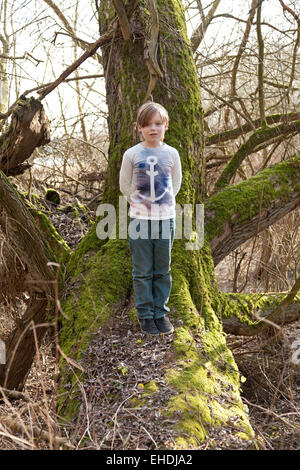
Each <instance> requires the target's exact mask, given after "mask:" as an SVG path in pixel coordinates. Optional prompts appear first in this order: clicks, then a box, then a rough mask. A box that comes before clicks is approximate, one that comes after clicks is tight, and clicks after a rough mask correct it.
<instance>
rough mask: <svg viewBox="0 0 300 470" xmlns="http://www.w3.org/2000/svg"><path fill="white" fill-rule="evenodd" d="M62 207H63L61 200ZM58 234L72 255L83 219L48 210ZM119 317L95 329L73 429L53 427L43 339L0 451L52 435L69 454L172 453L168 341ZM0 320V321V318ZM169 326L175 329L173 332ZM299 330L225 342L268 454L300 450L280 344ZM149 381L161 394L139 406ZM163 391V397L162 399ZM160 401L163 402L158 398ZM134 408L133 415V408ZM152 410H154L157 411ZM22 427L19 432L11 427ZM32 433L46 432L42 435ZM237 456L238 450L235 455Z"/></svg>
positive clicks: (292, 381)
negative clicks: (95, 451)
mask: <svg viewBox="0 0 300 470" xmlns="http://www.w3.org/2000/svg"><path fill="white" fill-rule="evenodd" d="M64 204H68V199H67V197H66V198H65V200H64ZM48 208H49V210H50V211H51V213H52V215H51V219H52V222H53V224H54V225H55V226H56V228H57V230H58V232H59V233H60V234H61V235H62V236H63V237H64V239H65V240H66V241H67V242H69V244H70V246H71V247H72V248H74V247H75V246H76V244H77V242H78V241H79V240H80V239H81V238H82V236H83V235H84V233H85V232H86V231H87V230H88V227H89V223H88V218H87V217H86V215H83V214H80V215H79V218H77V219H76V218H75V219H74V218H73V217H72V215H70V214H68V213H65V212H61V211H58V210H57V209H56V207H55V206H52V205H50V206H49V207H48ZM216 275H217V279H218V282H219V284H220V286H225V288H226V285H227V284H228V277H227V276H228V273H227V270H226V260H225V262H223V264H222V266H221V265H220V266H219V267H218V269H217V271H216ZM129 308H130V306H128V308H126V309H123V310H121V311H119V312H118V313H117V315H116V317H115V318H114V320H113V321H111V322H109V323H108V324H107V325H106V326H105V327H101V328H100V329H99V330H98V332H97V333H96V334H95V337H94V341H93V342H92V344H91V345H90V347H89V348H88V351H87V353H86V355H85V357H84V360H83V361H82V364H81V365H82V366H83V367H84V368H85V369H86V372H87V376H88V380H87V381H86V383H85V386H83V385H82V386H81V392H82V405H81V407H80V410H79V417H78V419H77V420H76V424H75V425H74V426H71V425H68V426H64V425H62V426H59V425H58V421H57V417H56V414H55V404H56V386H57V383H56V377H55V370H56V368H55V355H54V348H53V344H52V340H51V338H50V336H48V335H47V336H46V338H45V340H44V342H43V345H42V347H41V348H40V350H39V353H38V355H37V357H36V359H35V362H34V364H33V366H32V369H31V371H30V374H29V376H28V379H27V382H26V386H25V389H24V391H23V395H20V396H19V397H18V399H13V398H12V397H7V398H5V401H3V400H2V402H1V401H0V416H5V417H9V418H10V420H11V422H10V423H7V424H6V425H3V424H0V449H2V450H4V449H53V448H56V447H58V444H57V443H56V442H55V440H54V439H53V436H54V435H56V434H59V435H60V437H63V438H65V439H66V441H67V445H70V446H71V448H74V449H79V448H80V449H82V448H84V449H102V450H104V449H115V450H116V449H122V450H129V449H131V450H132V449H159V448H160V449H161V448H164V449H173V448H175V438H176V432H175V431H173V430H172V429H171V426H168V422H167V421H164V425H163V426H162V420H164V419H166V418H163V417H162V416H161V415H160V413H159V411H158V410H159V409H163V403H161V401H159V402H158V400H162V399H163V400H166V402H167V401H168V399H169V398H170V396H171V395H172V390H171V389H170V388H169V387H168V384H167V383H166V382H165V380H164V370H165V367H166V365H167V364H168V361H169V359H170V358H171V356H172V341H173V335H169V336H168V335H166V336H163V337H160V338H158V339H156V338H154V339H152V338H149V337H146V336H145V335H143V334H142V333H141V332H140V329H139V327H138V325H137V324H136V325H135V324H133V323H132V320H129V318H128V315H127V311H128V309H129ZM0 316H1V315H0ZM175 326H176V325H175ZM299 333H300V322H297V323H294V324H292V325H290V326H287V327H285V328H284V329H283V330H282V331H281V334H280V335H279V336H277V337H276V339H274V338H273V339H272V338H270V337H266V336H258V337H251V338H243V337H236V336H232V335H228V336H227V342H228V345H229V347H230V349H231V350H232V352H233V354H234V357H235V360H236V362H237V365H238V367H239V370H240V372H241V375H242V376H243V377H244V378H245V381H244V383H243V385H242V399H243V401H244V403H245V404H246V405H247V407H248V409H249V417H250V422H251V425H252V427H253V429H254V431H255V432H256V434H257V436H259V437H260V440H261V447H262V448H263V449H267V450H287V449H289V450H299V449H300V444H299V441H300V439H299V438H300V410H299V404H300V370H299V367H298V368H296V367H295V366H293V365H292V364H291V361H290V354H291V350H290V348H288V347H287V344H291V343H292V341H294V340H295V339H297V338H299ZM153 380H155V382H156V383H157V384H158V385H159V387H160V393H159V394H155V390H154V393H153V390H152V393H151V400H152V401H151V402H150V405H151V407H149V401H148V400H147V406H146V405H144V404H143V400H142V398H143V394H144V393H147V386H146V387H145V384H148V383H149V382H151V381H153ZM161 391H163V393H161ZM162 397H163V398H162ZM135 402H138V403H139V405H138V406H137V407H135V406H133V405H134V403H135ZM158 405H159V406H158ZM16 421H17V422H18V423H22V425H23V429H22V430H21V431H22V432H21V431H20V429H19V428H18V426H16V425H15V426H14V425H13V424H14V423H15V422H16ZM39 430H44V431H46V432H45V433H44V434H43V435H42V434H41V433H40V435H39ZM200 448H201V449H231V448H235V449H238V448H239V447H237V445H236V444H235V443H234V442H233V439H232V436H228V435H226V436H224V438H223V439H221V438H218V439H216V438H215V437H214V436H213V435H208V436H207V439H206V441H205V442H203V443H202V444H201V445H200ZM240 448H242V447H240Z"/></svg>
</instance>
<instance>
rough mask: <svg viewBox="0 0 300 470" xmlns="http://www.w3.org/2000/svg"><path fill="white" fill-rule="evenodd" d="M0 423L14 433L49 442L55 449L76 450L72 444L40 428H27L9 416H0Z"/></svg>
mask: <svg viewBox="0 0 300 470" xmlns="http://www.w3.org/2000/svg"><path fill="white" fill-rule="evenodd" d="M0 423H1V424H3V425H4V426H6V427H7V428H9V429H10V430H11V431H13V432H17V433H19V434H29V435H33V437H34V438H35V439H41V440H43V441H47V442H50V443H52V444H53V445H54V446H55V447H63V446H64V447H68V448H69V449H75V447H74V446H73V445H72V444H71V442H70V441H69V440H68V439H66V438H64V437H60V436H55V435H53V434H51V433H49V432H47V431H44V430H43V429H41V428H39V427H38V426H30V427H28V426H25V424H24V423H21V422H20V421H19V420H18V419H16V418H9V417H7V416H0Z"/></svg>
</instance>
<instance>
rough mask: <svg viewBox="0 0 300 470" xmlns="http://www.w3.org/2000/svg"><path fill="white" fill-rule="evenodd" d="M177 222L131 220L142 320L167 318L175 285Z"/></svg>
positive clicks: (136, 291)
mask: <svg viewBox="0 0 300 470" xmlns="http://www.w3.org/2000/svg"><path fill="white" fill-rule="evenodd" d="M174 231H175V223H174V219H167V220H145V219H132V218H131V219H130V225H129V246H130V251H131V255H132V265H133V269H132V278H133V289H134V300H135V306H136V313H137V315H138V318H139V319H145V318H153V319H157V318H161V317H164V316H165V314H166V313H167V312H169V310H170V309H169V308H168V307H167V306H166V304H167V302H168V300H169V296H170V292H171V286H172V277H171V273H170V269H171V249H172V246H173V240H174Z"/></svg>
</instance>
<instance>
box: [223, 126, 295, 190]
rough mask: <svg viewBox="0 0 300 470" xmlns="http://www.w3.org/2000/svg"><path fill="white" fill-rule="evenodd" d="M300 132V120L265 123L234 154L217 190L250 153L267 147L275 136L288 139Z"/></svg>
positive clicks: (225, 184) (226, 182)
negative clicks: (289, 136) (277, 123)
mask: <svg viewBox="0 0 300 470" xmlns="http://www.w3.org/2000/svg"><path fill="white" fill-rule="evenodd" d="M299 132H300V120H299V121H294V122H290V123H283V124H279V125H278V126H274V127H268V126H267V125H265V126H263V127H261V128H260V129H258V130H257V131H255V132H254V133H253V134H252V135H251V136H250V137H249V139H248V140H247V141H246V142H245V143H244V144H243V145H241V147H240V148H239V149H238V150H237V152H236V153H235V154H234V155H233V157H232V159H231V160H230V162H229V163H228V164H227V165H226V167H225V168H224V170H223V171H222V173H221V175H220V177H219V178H218V180H217V182H216V184H215V191H220V190H221V189H222V188H224V187H225V186H227V185H228V184H229V183H230V181H231V179H232V178H233V176H234V175H235V174H236V172H237V170H238V168H239V167H240V165H241V164H242V162H243V161H244V160H245V158H246V157H247V156H248V155H250V154H251V153H253V152H255V151H257V150H258V149H259V150H261V149H263V148H265V147H267V146H268V145H270V142H271V141H272V140H273V139H274V138H275V139H278V138H282V139H283V138H285V139H286V137H287V136H288V135H290V134H294V133H299Z"/></svg>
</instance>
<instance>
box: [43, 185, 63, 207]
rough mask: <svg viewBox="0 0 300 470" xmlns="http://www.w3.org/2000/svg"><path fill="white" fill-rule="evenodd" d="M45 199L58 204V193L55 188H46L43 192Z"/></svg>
mask: <svg viewBox="0 0 300 470" xmlns="http://www.w3.org/2000/svg"><path fill="white" fill-rule="evenodd" d="M45 199H46V201H49V202H52V203H53V204H55V205H57V206H58V205H59V204H60V195H59V193H58V192H57V191H56V189H51V188H50V189H47V191H46V194H45Z"/></svg>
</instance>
